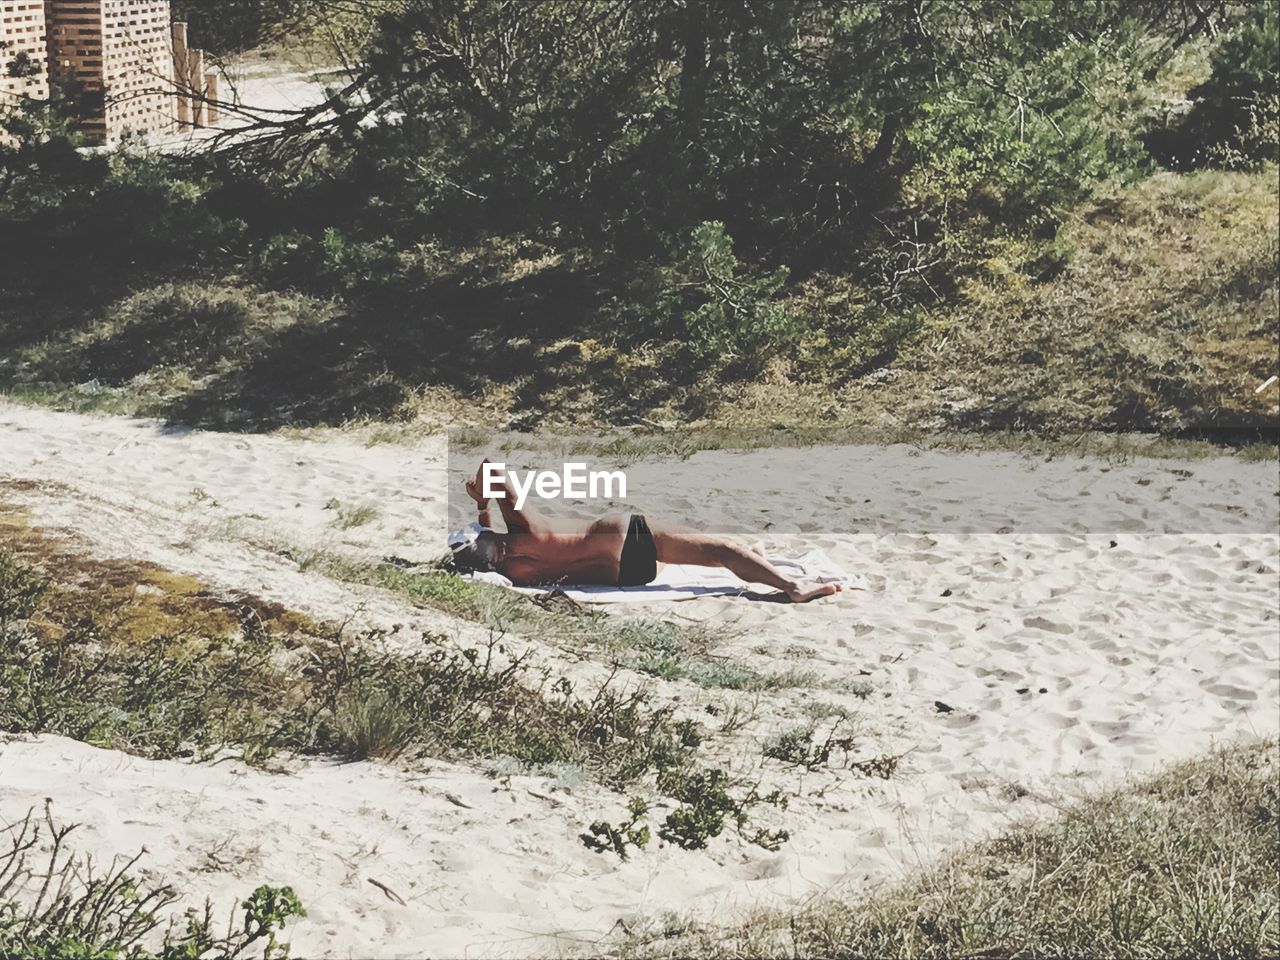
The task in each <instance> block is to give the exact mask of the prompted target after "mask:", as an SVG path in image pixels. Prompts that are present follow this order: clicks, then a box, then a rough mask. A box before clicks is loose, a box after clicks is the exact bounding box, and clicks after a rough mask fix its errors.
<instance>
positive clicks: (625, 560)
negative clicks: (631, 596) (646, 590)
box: [618, 513, 658, 587]
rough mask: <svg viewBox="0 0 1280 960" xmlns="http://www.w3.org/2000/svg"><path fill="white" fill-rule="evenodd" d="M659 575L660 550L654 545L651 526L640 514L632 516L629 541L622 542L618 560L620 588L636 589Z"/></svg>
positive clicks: (628, 530) (628, 534)
mask: <svg viewBox="0 0 1280 960" xmlns="http://www.w3.org/2000/svg"><path fill="white" fill-rule="evenodd" d="M657 575H658V548H657V546H655V545H654V542H653V534H652V533H650V532H649V524H648V522H647V521H646V520H645V518H644V517H643V516H642V515H641V514H638V513H633V514H632V515H631V523H630V525H629V526H628V527H627V539H626V540H624V541H622V556H620V557H619V558H618V586H620V587H634V586H639V585H640V584H642V583H649V582H650V581H652V580H653V578H654V577H656V576H657Z"/></svg>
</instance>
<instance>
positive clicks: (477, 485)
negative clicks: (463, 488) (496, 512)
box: [467, 457, 489, 506]
mask: <svg viewBox="0 0 1280 960" xmlns="http://www.w3.org/2000/svg"><path fill="white" fill-rule="evenodd" d="M488 462H489V458H488V457H485V458H484V460H482V461H481V462H480V467H479V469H478V470H476V475H475V476H474V477H472V478H471V479H470V480H468V481H467V496H469V497H470V498H471V499H472V500H474V501H475V502H476V503H478V504H480V506H484V505H485V504H486V503H488V502H489V498H488V497H486V496H485V495H484V465H485V464H486V463H488Z"/></svg>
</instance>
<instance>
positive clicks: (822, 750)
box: [764, 718, 854, 769]
mask: <svg viewBox="0 0 1280 960" xmlns="http://www.w3.org/2000/svg"><path fill="white" fill-rule="evenodd" d="M843 723H844V719H843V718H841V719H840V720H837V721H836V722H835V723H834V724H833V725H832V727H831V729H830V730H829V731H828V732H827V736H826V737H825V738H824V739H823V740H822V741H821V742H820V743H819V742H815V741H814V739H813V735H814V733H815V732H816V730H817V728H816V727H815V726H814V725H813V724H802V725H800V726H797V727H792V728H791V729H790V730H784V731H782V732H781V733H778V734H775V735H774V736H772V737H770V738H769V739H768V740H767V741H765V745H764V755H765V756H766V757H770V758H771V759H774V760H781V761H783V762H784V763H793V764H795V765H796V766H800V767H808V768H810V769H815V768H817V767H823V766H826V765H827V764H828V763H829V762H830V760H831V755H832V753H834V752H835V751H836V750H840V751H842V752H844V753H845V754H848V752H849V751H850V750H852V749H853V746H854V738H853V737H852V736H840V735H839V733H840V730H841V725H842V724H843Z"/></svg>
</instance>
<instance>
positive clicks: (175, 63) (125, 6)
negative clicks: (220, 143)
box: [0, 0, 217, 143]
mask: <svg viewBox="0 0 1280 960" xmlns="http://www.w3.org/2000/svg"><path fill="white" fill-rule="evenodd" d="M0 44H4V46H3V47H0V109H3V107H4V97H6V96H8V97H11V98H12V97H14V96H21V95H25V96H29V97H33V98H36V99H45V98H47V97H48V96H49V94H50V88H51V87H57V88H58V89H60V90H62V91H64V92H65V93H66V95H67V96H68V97H69V98H70V100H71V103H72V105H73V108H74V111H75V113H76V114H77V115H78V117H79V125H80V129H81V131H82V132H83V133H85V134H86V135H87V136H88V137H89V138H90V139H92V140H94V141H96V142H98V143H116V142H118V141H119V140H121V139H122V138H125V137H128V136H146V137H150V136H156V135H164V134H167V133H171V132H173V131H174V130H176V129H181V128H184V127H199V126H207V125H211V124H213V123H216V121H217V114H216V110H214V109H213V108H212V107H210V106H209V105H208V104H207V103H206V102H205V101H206V99H216V97H217V81H216V77H215V75H214V74H213V73H211V72H206V71H205V68H204V54H203V52H202V51H200V50H194V49H189V48H188V47H187V35H186V24H183V23H172V22H171V19H170V9H169V0H0Z"/></svg>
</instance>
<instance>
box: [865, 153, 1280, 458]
mask: <svg viewBox="0 0 1280 960" xmlns="http://www.w3.org/2000/svg"><path fill="white" fill-rule="evenodd" d="M1276 196H1277V170H1276V168H1275V167H1270V168H1267V169H1265V170H1263V171H1260V172H1258V173H1226V172H1220V171H1205V172H1201V173H1196V174H1191V175H1186V176H1180V175H1175V174H1161V175H1158V176H1155V177H1152V178H1151V179H1149V180H1146V181H1144V182H1142V183H1141V184H1138V185H1137V186H1135V187H1133V188H1130V189H1128V190H1125V191H1122V192H1118V193H1116V194H1114V195H1112V196H1110V197H1106V198H1104V199H1102V200H1100V201H1098V202H1097V203H1095V204H1093V205H1092V206H1090V207H1088V208H1087V209H1085V210H1083V211H1081V212H1080V213H1078V214H1077V215H1076V216H1075V217H1074V218H1073V220H1072V221H1071V222H1070V223H1069V224H1068V225H1067V226H1066V227H1065V228H1064V230H1063V233H1062V236H1061V237H1060V240H1059V244H1060V246H1061V249H1062V251H1063V253H1064V254H1065V265H1064V266H1061V267H1060V272H1058V273H1056V275H1054V274H1053V271H1052V270H1050V271H1049V273H1050V276H1049V277H1048V279H1045V280H1042V281H1036V280H1034V279H1033V278H1031V277H1029V276H1027V275H1025V274H1024V273H1021V272H1018V271H1012V270H1009V269H1008V268H1007V266H1006V265H1004V264H1003V263H1001V262H999V261H992V262H990V263H989V264H988V265H987V269H986V270H985V272H984V273H982V274H981V275H979V276H977V277H975V278H974V279H973V280H972V281H971V282H970V283H969V285H968V287H967V289H966V290H965V291H964V302H963V303H962V304H961V305H960V307H959V308H958V309H954V310H948V311H946V312H938V313H936V314H935V315H934V316H933V317H932V318H931V321H930V323H929V325H928V327H927V328H926V331H925V333H924V334H923V335H922V336H921V337H920V339H919V341H918V342H917V343H916V344H915V345H914V346H913V347H912V348H910V350H908V351H907V352H906V353H904V355H903V357H902V358H901V360H900V361H899V362H898V363H897V364H895V365H894V366H893V367H891V368H890V374H889V375H888V376H887V377H885V376H873V377H869V378H866V379H865V380H864V381H863V382H862V383H861V384H860V389H859V390H858V391H857V393H856V394H855V395H854V397H855V398H856V402H857V403H858V404H859V406H861V407H863V408H865V409H867V410H868V411H869V413H871V415H873V416H874V415H875V414H880V415H883V416H885V417H886V418H891V419H893V420H896V421H898V422H903V421H905V422H907V423H910V424H916V425H920V424H922V423H933V424H935V425H937V426H939V427H959V428H967V429H982V430H986V429H991V428H996V429H1016V430H1031V431H1037V432H1046V433H1051V434H1061V433H1063V432H1076V431H1089V430H1143V431H1152V432H1159V433H1163V434H1173V435H1177V434H1192V435H1196V434H1203V435H1207V436H1210V437H1217V438H1233V437H1245V436H1254V437H1257V436H1258V435H1259V434H1262V435H1266V436H1270V437H1274V435H1275V433H1276V430H1277V426H1278V425H1280V408H1278V407H1277V396H1278V394H1277V390H1276V388H1275V387H1272V388H1271V390H1270V391H1264V392H1263V393H1261V394H1259V393H1256V392H1255V388H1256V387H1258V386H1259V385H1260V384H1262V383H1263V382H1264V381H1265V380H1266V379H1267V378H1268V377H1270V376H1271V375H1272V374H1274V373H1276V372H1277V366H1278V364H1280V339H1278V338H1280V329H1278V328H1277V326H1276V315H1277V309H1278V306H1277V304H1278V301H1277V263H1278V261H1277V256H1278V251H1280V240H1278V231H1280V226H1278V222H1277V212H1276Z"/></svg>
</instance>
